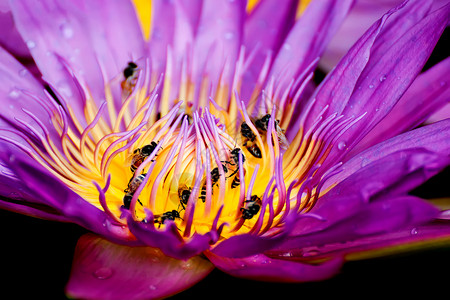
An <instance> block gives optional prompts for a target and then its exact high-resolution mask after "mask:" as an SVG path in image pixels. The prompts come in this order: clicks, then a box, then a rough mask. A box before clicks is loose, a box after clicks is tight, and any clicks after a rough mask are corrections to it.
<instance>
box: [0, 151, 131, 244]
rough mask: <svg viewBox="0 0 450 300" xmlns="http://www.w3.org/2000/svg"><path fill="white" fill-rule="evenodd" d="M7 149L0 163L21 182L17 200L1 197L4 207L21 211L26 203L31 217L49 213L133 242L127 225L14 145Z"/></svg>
mask: <svg viewBox="0 0 450 300" xmlns="http://www.w3.org/2000/svg"><path fill="white" fill-rule="evenodd" d="M9 148H10V149H9ZM9 148H6V149H7V150H6V151H3V149H2V151H0V162H1V163H2V164H5V165H6V167H7V168H8V169H9V170H10V171H11V172H12V174H13V176H14V177H15V178H20V180H21V184H20V185H17V187H18V188H20V189H21V190H17V191H16V192H15V193H16V194H17V195H19V196H18V197H17V198H16V199H12V201H11V200H8V199H5V200H1V201H0V206H4V205H3V203H4V202H6V204H7V205H5V206H6V208H8V209H11V210H14V211H24V210H25V207H26V206H28V207H30V208H31V209H30V210H28V212H30V213H33V215H34V216H40V217H45V216H46V215H48V216H50V219H57V220H58V219H59V220H64V221H68V222H73V223H76V224H78V225H81V226H83V227H84V228H87V229H89V230H91V231H93V232H96V233H98V234H101V235H103V236H105V237H108V238H110V239H116V240H121V241H122V242H129V243H132V244H135V242H134V241H133V240H134V238H133V237H132V236H131V235H130V232H129V231H128V228H126V227H123V226H122V224H117V223H116V222H114V221H113V220H111V219H110V218H109V217H108V215H107V214H105V213H104V212H103V211H101V210H100V209H98V208H97V207H95V206H93V205H92V204H90V203H89V202H87V201H85V200H84V199H82V198H81V197H80V196H79V195H78V194H76V193H75V192H73V191H72V190H71V189H69V187H67V186H66V185H65V184H64V183H63V182H62V181H60V180H59V179H58V178H56V177H55V176H53V175H52V174H51V173H50V172H49V171H48V170H47V169H45V168H44V167H43V166H41V165H39V164H38V163H37V162H34V161H33V160H32V159H30V157H28V156H26V155H25V154H24V153H22V152H21V151H13V149H14V148H13V147H9ZM6 196H8V195H6ZM39 211H42V213H39ZM34 212H36V213H34Z"/></svg>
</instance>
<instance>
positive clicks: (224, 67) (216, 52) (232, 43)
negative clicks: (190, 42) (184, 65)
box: [193, 0, 246, 85]
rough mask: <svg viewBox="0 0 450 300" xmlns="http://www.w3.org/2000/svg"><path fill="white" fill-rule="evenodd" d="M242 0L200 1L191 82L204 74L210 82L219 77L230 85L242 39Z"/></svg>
mask: <svg viewBox="0 0 450 300" xmlns="http://www.w3.org/2000/svg"><path fill="white" fill-rule="evenodd" d="M245 2H246V1H243V0H236V1H204V2H203V6H202V13H201V16H200V20H199V25H198V30H197V35H196V39H195V45H194V66H193V78H194V82H196V83H197V82H199V84H200V82H201V80H202V79H203V76H204V75H206V76H209V78H210V80H211V82H213V83H214V84H217V83H219V78H220V79H221V80H223V81H224V83H227V84H228V85H231V80H232V75H233V74H234V68H235V63H236V61H237V58H238V55H239V50H240V47H241V42H242V34H243V32H242V31H243V23H244V19H245ZM222 72H223V74H222ZM221 75H222V77H221Z"/></svg>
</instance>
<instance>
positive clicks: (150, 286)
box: [148, 284, 156, 291]
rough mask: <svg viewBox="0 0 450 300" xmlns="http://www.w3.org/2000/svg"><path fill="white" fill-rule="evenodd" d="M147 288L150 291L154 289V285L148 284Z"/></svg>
mask: <svg viewBox="0 0 450 300" xmlns="http://www.w3.org/2000/svg"><path fill="white" fill-rule="evenodd" d="M148 288H149V289H150V290H152V291H154V290H156V286H154V285H153V284H150V285H149V286H148Z"/></svg>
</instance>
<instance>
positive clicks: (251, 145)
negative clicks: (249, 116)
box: [241, 122, 262, 158]
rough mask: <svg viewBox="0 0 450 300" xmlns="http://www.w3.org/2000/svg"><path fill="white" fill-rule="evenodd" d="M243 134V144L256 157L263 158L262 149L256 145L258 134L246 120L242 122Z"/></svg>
mask: <svg viewBox="0 0 450 300" xmlns="http://www.w3.org/2000/svg"><path fill="white" fill-rule="evenodd" d="M241 135H242V137H243V138H244V143H243V144H242V145H243V146H244V147H245V148H246V149H247V150H248V152H250V154H251V155H253V156H254V157H256V158H262V154H261V149H259V147H258V145H256V135H255V134H254V133H253V131H252V129H251V128H250V126H248V124H247V123H246V122H242V124H241Z"/></svg>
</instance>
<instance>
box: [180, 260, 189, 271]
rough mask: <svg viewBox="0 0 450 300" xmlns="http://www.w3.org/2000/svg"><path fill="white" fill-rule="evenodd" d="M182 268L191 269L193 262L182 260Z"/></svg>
mask: <svg viewBox="0 0 450 300" xmlns="http://www.w3.org/2000/svg"><path fill="white" fill-rule="evenodd" d="M181 268H182V269H184V270H189V269H191V268H192V264H191V262H190V261H182V262H181Z"/></svg>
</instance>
